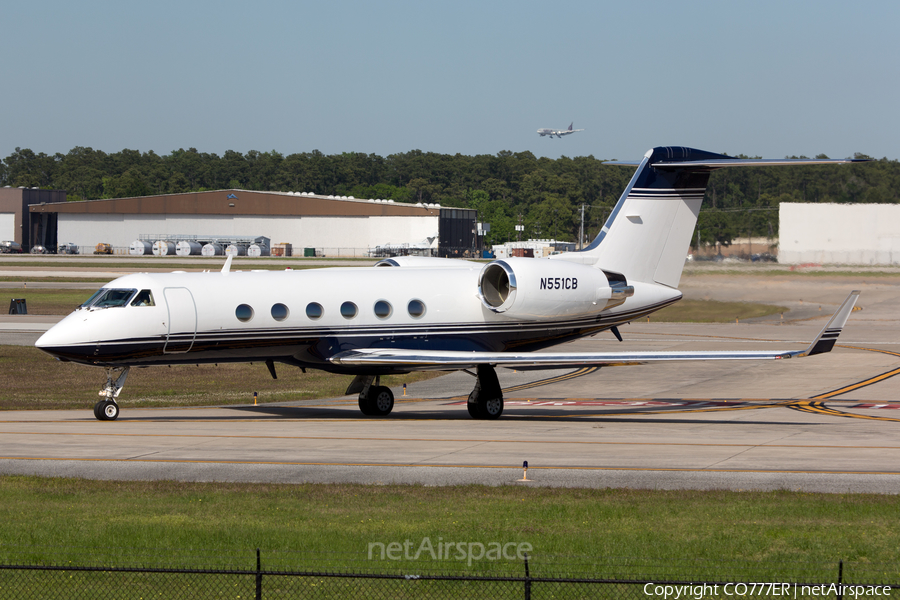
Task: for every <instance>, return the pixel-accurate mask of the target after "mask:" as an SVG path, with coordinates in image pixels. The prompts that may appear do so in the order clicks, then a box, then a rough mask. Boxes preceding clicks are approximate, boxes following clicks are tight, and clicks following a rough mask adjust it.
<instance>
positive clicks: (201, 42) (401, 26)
mask: <svg viewBox="0 0 900 600" xmlns="http://www.w3.org/2000/svg"><path fill="white" fill-rule="evenodd" d="M3 13H4V18H3V20H4V27H3V34H2V36H0V55H2V57H3V70H2V73H3V80H4V83H5V85H4V93H3V94H2V96H0V98H2V99H0V115H2V116H0V118H2V127H0V157H6V156H8V155H9V154H10V153H11V152H12V151H13V150H14V149H15V148H16V147H17V146H19V147H22V148H31V149H32V150H34V151H36V152H45V153H48V154H53V153H55V152H63V153H65V152H68V151H69V150H70V149H72V148H73V147H75V146H89V147H92V148H94V149H99V150H104V151H107V152H117V151H119V150H122V149H123V148H129V149H135V150H140V151H144V152H146V151H149V150H153V151H155V152H157V153H159V154H167V153H169V152H170V151H172V150H174V149H177V148H189V147H195V148H197V149H198V150H200V151H201V152H214V153H216V154H219V155H221V154H222V153H224V152H225V150H229V149H231V150H236V151H239V152H247V151H249V150H259V151H267V150H277V151H278V152H281V153H283V154H290V153H294V152H309V151H312V150H314V149H318V150H320V151H321V152H324V153H325V154H335V153H341V152H365V153H375V154H380V155H383V156H384V155H388V154H391V153H395V152H406V151H409V150H414V149H420V150H423V151H429V152H439V153H449V154H455V153H461V154H496V153H497V152H499V151H501V150H511V151H514V152H519V151H526V150H527V151H531V152H533V153H534V154H536V155H538V156H548V157H551V158H556V157H558V156H560V155H565V156H570V157H573V156H586V155H594V156H595V157H597V158H618V159H623V160H624V159H635V158H639V157H640V156H641V155H642V154H643V153H644V152H645V151H646V150H647V149H648V148H651V147H653V146H659V145H681V146H692V147H695V148H701V149H704V150H710V151H714V152H727V153H730V154H736V153H743V154H748V155H751V156H764V157H767V158H780V157H783V156H786V155H792V154H797V155H800V154H805V155H810V156H812V155H815V154H818V153H825V154H827V155H828V156H830V157H832V158H837V157H844V156H850V155H852V154H853V153H854V152H864V153H867V154H870V155H873V156H876V157H879V158H880V157H883V156H886V157H888V158H891V159H896V158H900V135H898V134H900V117H898V105H900V35H898V33H897V29H898V25H900V3H897V2H889V1H871V2H859V3H849V2H834V1H830V0H820V1H816V2H810V1H794V2H784V1H783V0H781V1H777V2H774V1H767V0H763V1H754V2H723V1H709V2H694V1H689V0H688V1H683V2H671V1H667V2H661V1H653V0H650V1H645V2H640V3H638V2H598V1H597V0H588V1H572V2H557V3H552V6H551V3H548V2H531V1H527V0H525V1H522V0H519V1H515V2H513V1H506V0H500V1H485V0H481V1H478V2H474V1H469V0H456V1H454V2H404V1H393V0H381V1H379V2H375V1H356V0H332V1H330V2H308V1H307V2H303V1H299V2H298V1H297V0H292V1H266V0H259V1H257V2H246V1H241V2H236V1H231V0H226V1H219V2H206V1H200V2H194V1H191V0H181V1H178V2H175V1H172V0H161V1H156V2H127V1H126V2H122V1H121V0H117V1H105V2H100V1H94V0H85V1H83V2H75V3H73V2H63V1H59V0H47V1H42V0H33V1H32V2H16V3H7V5H6V6H4V10H3ZM572 121H574V122H575V127H576V128H584V129H585V131H584V132H581V133H576V134H574V135H571V136H568V137H566V138H563V139H549V138H540V137H539V136H538V135H537V133H536V130H537V129H538V128H540V127H553V128H565V127H567V126H568V125H569V123H570V122H572Z"/></svg>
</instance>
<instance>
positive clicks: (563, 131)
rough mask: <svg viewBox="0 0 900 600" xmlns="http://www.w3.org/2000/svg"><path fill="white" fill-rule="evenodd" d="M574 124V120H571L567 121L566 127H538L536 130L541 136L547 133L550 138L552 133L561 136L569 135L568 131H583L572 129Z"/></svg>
mask: <svg viewBox="0 0 900 600" xmlns="http://www.w3.org/2000/svg"><path fill="white" fill-rule="evenodd" d="M574 124H575V121H572V122H571V123H569V128H568V129H538V130H537V132H538V133H539V134H540V136H541V137H544V136H545V135H549V136H550V139H553V136H554V135H555V136H556V137H558V138H561V137H562V136H564V135H569V134H570V133H575V132H576V131H584V129H572V125H574Z"/></svg>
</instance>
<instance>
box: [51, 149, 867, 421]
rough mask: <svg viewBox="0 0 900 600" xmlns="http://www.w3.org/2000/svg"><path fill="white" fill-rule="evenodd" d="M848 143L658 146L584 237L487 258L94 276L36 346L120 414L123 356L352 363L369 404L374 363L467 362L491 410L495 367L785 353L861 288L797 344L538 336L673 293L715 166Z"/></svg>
mask: <svg viewBox="0 0 900 600" xmlns="http://www.w3.org/2000/svg"><path fill="white" fill-rule="evenodd" d="M849 162H856V160H855V159H847V160H841V159H793V160H792V159H785V160H765V159H743V158H732V157H729V156H726V155H721V154H714V153H711V152H705V151H702V150H695V149H691V148H684V147H657V148H653V149H652V150H650V151H648V152H647V153H646V154H645V155H644V157H643V159H642V160H641V161H640V162H636V163H612V164H624V165H632V166H636V167H637V169H636V170H635V172H634V175H633V176H632V178H631V180H630V182H629V183H628V186H627V187H626V188H625V191H624V192H623V193H622V195H621V197H620V198H619V200H618V202H617V204H616V205H615V207H614V208H613V210H612V213H611V214H610V215H609V218H608V219H607V221H606V223H605V224H604V226H603V228H602V230H601V231H600V233H599V234H598V235H597V237H596V238H595V239H594V241H593V242H592V243H591V244H590V245H589V246H588V247H587V248H585V249H584V250H581V251H576V252H568V253H562V254H558V255H554V256H551V257H549V258H548V259H534V258H517V257H513V258H507V259H503V260H494V261H492V262H490V263H487V264H482V263H475V262H470V261H465V260H457V259H447V258H436V257H435V258H430V257H409V256H407V257H397V258H390V259H386V260H382V261H380V262H378V263H377V264H376V265H375V266H374V267H350V268H347V267H339V268H325V269H312V270H297V271H294V270H285V271H233V270H231V266H232V260H233V258H234V257H233V256H229V257H228V258H227V259H226V261H225V265H224V267H223V268H222V269H221V271H213V272H203V273H186V272H173V273H139V274H132V275H126V276H124V277H120V278H118V279H116V280H114V281H111V282H110V283H107V284H106V285H104V286H103V287H102V288H101V289H100V290H98V291H97V292H96V293H95V294H94V295H93V296H91V298H89V299H88V300H87V301H86V302H85V303H84V304H82V305H81V307H79V308H78V309H76V310H75V311H74V312H73V313H71V314H70V315H68V316H67V317H65V318H64V319H63V320H62V321H60V322H59V323H58V324H56V325H55V326H53V327H52V328H51V329H49V330H48V331H47V332H46V333H44V335H43V336H41V337H40V339H38V341H37V342H36V344H35V345H36V346H37V347H38V348H40V349H41V350H43V351H45V352H47V353H49V354H51V355H52V356H54V357H56V358H57V359H59V360H62V361H74V362H77V363H81V364H85V365H92V366H96V367H101V368H104V369H106V375H107V377H106V384H105V385H104V386H103V389H102V390H101V391H100V400H99V401H98V402H97V404H96V405H95V407H94V415H95V416H96V417H97V419H100V420H114V419H116V418H117V417H118V416H119V404H118V400H117V399H118V397H119V393H120V392H121V391H122V386H123V385H124V384H125V380H126V378H127V376H128V374H129V372H130V370H131V368H132V367H145V366H153V365H178V364H197V363H226V362H264V363H265V364H266V365H267V367H268V369H269V372H270V373H271V376H272V377H273V378H277V375H276V370H275V363H281V364H284V365H289V366H291V367H296V368H301V369H304V370H305V369H307V368H310V369H321V370H324V371H330V372H333V373H342V374H346V375H353V376H354V379H353V381H352V382H351V383H350V385H349V387H348V389H347V392H346V393H347V394H358V397H359V408H360V410H361V411H362V412H363V414H365V415H371V416H384V415H387V414H389V413H390V412H391V410H392V409H393V406H394V396H393V394H392V392H391V390H390V389H389V388H388V387H386V386H382V385H381V383H380V377H381V376H382V375H387V374H398V373H408V372H411V371H419V370H436V371H453V370H466V371H468V372H469V373H470V374H472V375H475V377H476V379H475V385H474V389H473V390H472V392H471V394H470V395H469V398H468V402H467V408H468V411H469V414H470V415H471V416H472V417H474V418H476V419H496V418H498V417H499V416H500V415H501V413H502V412H503V393H502V390H501V388H500V384H499V382H498V379H497V374H496V368H497V367H506V368H516V369H560V368H566V367H582V366H588V365H593V366H615V365H623V364H642V363H651V362H656V361H674V360H678V361H687V360H779V359H789V358H797V357H805V356H812V355H815V354H820V353H823V352H828V351H830V350H831V348H832V347H833V346H834V343H835V340H836V339H837V337H838V335H839V334H840V332H841V329H842V328H843V326H844V324H845V323H846V321H847V318H848V316H849V315H850V312H851V310H852V309H853V306H854V304H855V303H856V300H857V298H858V296H859V292H858V291H854V292H852V293H851V294H850V295H849V296H848V298H847V300H846V301H845V302H844V303H843V304H842V305H841V307H840V308H839V309H838V310H837V312H836V313H835V314H834V316H833V317H832V318H831V319H830V320H829V321H828V323H827V325H826V326H825V328H824V329H823V330H822V332H821V333H820V334H819V336H818V337H816V339H815V340H813V341H812V343H811V344H810V345H809V346H808V347H807V348H805V349H799V350H798V349H793V350H791V349H778V350H760V351H704V352H669V351H663V352H577V353H576V352H566V351H562V352H543V351H542V350H545V349H547V348H549V347H551V346H555V345H557V344H561V343H563V342H567V341H570V340H574V339H577V338H580V337H583V336H588V335H593V334H596V333H598V332H601V331H605V330H610V331H611V332H612V333H613V334H614V335H615V336H616V338H618V339H619V340H620V341H621V339H622V337H621V334H620V332H619V327H622V326H623V325H625V324H627V323H629V322H630V321H633V320H635V319H640V318H642V317H645V316H647V315H649V314H650V313H652V312H654V311H657V310H659V309H661V308H664V307H666V306H669V305H670V304H672V303H674V302H676V301H678V300H679V299H680V298H681V296H682V294H681V292H679V291H678V284H679V281H680V279H681V273H682V269H683V267H684V261H685V256H686V255H687V251H688V247H689V245H690V240H691V237H692V235H693V231H694V226H695V224H696V222H697V215H698V213H699V211H700V204H701V202H702V200H703V195H704V192H705V190H706V185H707V181H708V179H709V175H710V173H711V172H712V171H713V170H715V169H720V168H726V167H752V166H770V165H820V164H839V163H849Z"/></svg>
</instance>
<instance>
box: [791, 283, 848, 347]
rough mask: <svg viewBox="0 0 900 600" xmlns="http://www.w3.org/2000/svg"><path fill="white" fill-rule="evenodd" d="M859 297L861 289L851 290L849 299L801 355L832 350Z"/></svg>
mask: <svg viewBox="0 0 900 600" xmlns="http://www.w3.org/2000/svg"><path fill="white" fill-rule="evenodd" d="M858 299H859V290H853V291H852V292H850V295H849V296H847V299H846V300H844V303H843V304H841V307H840V308H839V309H837V312H836V313H834V316H832V317H831V319H830V320H829V321H828V324H827V325H825V328H824V329H823V330H822V331H821V332H820V333H819V335H818V337H816V339H814V340H813V343H812V344H810V345H809V348H807V349H806V351H805V352H803V353H802V354H801V355H800V356H812V355H813V354H822V353H824V352H831V349H832V348H834V343H835V342H836V341H837V339H838V336H839V335H841V330H842V329H843V328H844V325H845V324H846V323H847V318H848V317H850V313H851V312H853V307H854V306H855V305H856V301H857V300H858Z"/></svg>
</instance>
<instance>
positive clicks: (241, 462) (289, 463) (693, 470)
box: [0, 456, 900, 475]
mask: <svg viewBox="0 0 900 600" xmlns="http://www.w3.org/2000/svg"><path fill="white" fill-rule="evenodd" d="M0 460H35V461H65V462H123V463H135V462H147V463H162V464H200V465H276V466H279V465H280V466H296V467H428V468H440V469H512V470H515V471H516V472H517V473H518V471H519V469H521V468H522V467H520V466H518V465H464V464H449V465H441V464H423V463H363V462H299V461H297V462H295V461H266V460H263V461H253V460H186V459H164V458H149V459H148V458H55V457H46V456H0ZM529 468H531V469H535V470H546V471H552V470H565V471H668V472H684V473H809V474H822V475H898V474H900V472H897V471H838V470H835V471H832V470H819V471H814V470H810V469H722V468H717V469H713V468H703V467H589V466H578V467H572V466H547V467H538V466H532V467H529Z"/></svg>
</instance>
